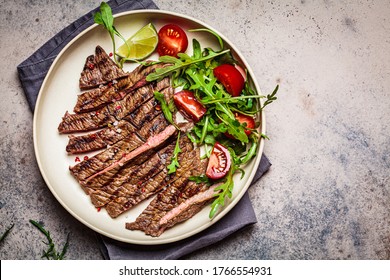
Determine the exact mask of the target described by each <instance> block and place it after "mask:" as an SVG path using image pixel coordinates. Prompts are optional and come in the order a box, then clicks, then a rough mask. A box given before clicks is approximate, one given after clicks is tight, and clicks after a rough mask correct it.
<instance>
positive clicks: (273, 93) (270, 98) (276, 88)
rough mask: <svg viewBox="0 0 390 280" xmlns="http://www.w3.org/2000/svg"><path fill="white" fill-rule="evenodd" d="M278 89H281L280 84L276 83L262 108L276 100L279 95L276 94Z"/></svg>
mask: <svg viewBox="0 0 390 280" xmlns="http://www.w3.org/2000/svg"><path fill="white" fill-rule="evenodd" d="M278 89H279V85H276V87H275V89H274V91H273V92H272V93H271V94H268V95H267V100H266V101H265V102H264V104H263V106H262V107H261V109H264V107H265V106H267V105H268V104H271V103H272V102H273V101H275V100H276V99H277V97H276V96H275V95H276V93H277V92H278Z"/></svg>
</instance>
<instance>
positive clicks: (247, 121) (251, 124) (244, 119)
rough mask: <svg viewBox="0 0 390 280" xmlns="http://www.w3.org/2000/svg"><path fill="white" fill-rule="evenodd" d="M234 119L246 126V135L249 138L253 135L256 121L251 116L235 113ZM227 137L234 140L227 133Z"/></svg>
mask: <svg viewBox="0 0 390 280" xmlns="http://www.w3.org/2000/svg"><path fill="white" fill-rule="evenodd" d="M234 117H235V118H236V120H237V121H238V122H239V123H240V124H242V125H244V126H245V127H246V128H247V129H245V134H246V135H248V136H249V134H251V133H252V131H251V130H252V129H254V128H255V125H256V124H255V120H254V119H253V118H252V117H251V116H247V115H244V114H241V113H237V112H235V113H234ZM225 135H226V136H227V137H229V138H232V139H234V137H233V136H232V135H230V134H229V133H227V132H226V133H225Z"/></svg>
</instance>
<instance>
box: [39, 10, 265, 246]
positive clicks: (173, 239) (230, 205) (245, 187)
mask: <svg viewBox="0 0 390 280" xmlns="http://www.w3.org/2000/svg"><path fill="white" fill-rule="evenodd" d="M132 14H159V15H171V16H175V17H177V18H182V19H184V20H189V21H192V22H195V23H197V24H199V25H202V26H204V27H206V28H208V29H210V30H213V31H215V32H217V34H218V35H219V36H221V38H222V39H223V41H224V42H226V43H227V44H229V46H230V47H231V48H232V49H233V50H234V52H235V53H236V54H237V55H238V56H239V58H240V59H241V60H242V62H243V63H244V64H245V66H246V68H247V70H248V73H249V76H250V77H251V79H252V82H253V84H254V87H255V89H256V91H257V94H258V95H261V89H260V86H259V85H258V82H257V79H256V78H254V73H253V70H252V68H251V66H250V64H249V63H248V62H247V61H246V59H245V57H244V56H243V55H242V53H241V52H240V51H239V50H238V49H237V48H236V47H235V45H234V44H233V43H232V42H231V41H230V40H229V39H228V38H226V37H225V36H224V35H223V33H221V32H219V30H217V29H215V28H214V27H211V26H210V25H209V24H207V23H205V22H203V21H201V20H198V19H196V18H193V17H191V16H188V15H185V14H182V13H177V12H171V11H166V10H155V9H141V10H131V11H125V12H121V13H116V14H114V15H113V16H114V18H118V17H123V16H129V15H132ZM98 26H99V25H98V24H96V23H93V24H92V25H91V26H89V27H87V28H86V29H84V30H83V31H81V32H80V33H79V34H78V35H77V36H75V37H74V38H73V39H72V40H70V41H69V42H68V43H67V44H66V45H65V46H64V47H63V48H62V50H61V51H60V52H59V53H58V55H57V56H56V58H55V59H54V61H53V62H52V64H51V66H50V68H49V70H48V72H47V74H46V76H45V78H44V80H43V82H42V85H41V87H40V90H39V93H38V96H37V101H36V106H35V109H34V117H33V144H34V153H35V158H36V161H37V164H38V168H39V171H40V173H41V176H42V178H43V179H44V181H45V184H46V186H47V187H48V188H49V190H50V192H51V193H52V194H53V196H54V197H55V198H56V200H57V201H58V202H59V203H60V204H61V206H62V207H64V208H65V210H66V211H67V212H68V213H69V214H71V215H72V216H73V217H74V218H76V219H77V220H78V221H79V222H81V223H82V224H84V225H85V226H87V227H88V228H90V229H91V230H93V231H95V232H97V233H99V234H102V235H104V236H106V237H109V238H112V239H115V240H118V241H121V242H125V243H129V244H139V245H162V244H168V243H173V242H176V241H179V240H184V239H186V238H188V237H190V236H193V235H195V234H198V233H200V232H202V231H204V230H205V229H207V228H209V227H210V226H212V225H213V224H215V223H216V222H218V221H219V220H220V219H222V218H223V217H224V216H225V215H226V214H227V213H228V212H230V211H231V209H232V208H233V207H234V206H235V205H236V204H237V203H238V202H239V201H240V200H241V199H242V197H243V195H244V194H245V193H246V192H247V191H248V188H249V186H250V185H251V184H252V181H253V178H254V176H255V173H256V172H251V174H250V175H249V177H248V179H247V181H246V182H245V183H244V184H243V187H242V189H241V190H240V191H239V192H238V194H237V195H236V196H235V197H234V199H233V200H231V201H229V202H228V203H227V204H225V206H224V207H223V209H222V210H221V212H220V213H219V214H218V215H217V216H216V217H214V218H213V219H212V220H209V222H207V223H205V224H203V226H201V227H198V228H196V229H193V230H190V231H188V232H186V233H185V234H182V235H180V237H171V238H168V239H164V240H159V239H158V238H156V239H153V240H144V241H142V240H132V239H130V238H122V237H118V236H116V235H113V234H110V233H108V232H106V231H104V230H101V229H99V228H98V227H96V226H95V225H93V224H91V223H89V222H87V221H85V220H84V219H82V217H80V216H79V215H78V214H77V213H75V211H73V210H72V209H71V208H70V207H69V206H68V205H67V204H66V203H65V202H64V201H63V199H61V197H60V196H59V195H58V193H57V192H56V191H55V189H54V188H53V186H52V185H51V183H50V181H49V179H48V177H47V174H46V172H45V170H44V167H43V163H42V160H41V156H40V153H39V147H38V139H37V138H38V136H37V133H38V132H37V131H38V124H37V121H38V115H39V112H40V110H42V109H41V106H43V105H40V104H41V103H42V99H43V92H44V90H45V87H46V84H47V83H48V81H49V78H50V76H51V73H52V71H53V69H54V68H55V67H56V65H57V62H58V60H60V59H61V57H62V56H63V54H64V53H65V52H66V51H67V50H68V49H69V48H70V47H71V46H72V45H73V44H74V43H75V42H77V41H78V40H79V39H80V38H82V37H83V36H84V35H85V34H86V33H88V32H90V31H91V30H93V29H95V28H97V27H98ZM260 103H261V100H260ZM260 116H261V117H260V121H261V128H260V131H261V133H263V134H264V133H265V131H266V120H265V112H264V111H262V112H261V114H260ZM259 142H260V144H259V147H258V154H257V155H256V157H255V159H253V160H255V162H254V164H253V169H254V170H257V168H258V166H259V164H260V161H261V158H262V154H263V150H264V145H265V141H264V139H262V138H260V140H259Z"/></svg>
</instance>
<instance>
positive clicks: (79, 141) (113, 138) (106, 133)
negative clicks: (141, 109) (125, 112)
mask: <svg viewBox="0 0 390 280" xmlns="http://www.w3.org/2000/svg"><path fill="white" fill-rule="evenodd" d="M135 130H136V128H135V127H134V126H133V125H132V124H131V123H129V122H128V121H126V120H121V121H119V122H117V121H116V122H114V123H113V125H109V126H108V127H106V128H104V129H102V130H99V131H97V132H94V133H89V134H85V135H80V136H74V135H70V136H69V142H68V145H67V146H66V151H67V152H68V153H69V154H80V153H85V152H91V151H97V150H100V149H103V148H106V147H107V146H108V145H113V144H115V143H116V142H118V141H120V140H122V139H124V138H126V137H127V136H129V134H131V133H134V132H135Z"/></svg>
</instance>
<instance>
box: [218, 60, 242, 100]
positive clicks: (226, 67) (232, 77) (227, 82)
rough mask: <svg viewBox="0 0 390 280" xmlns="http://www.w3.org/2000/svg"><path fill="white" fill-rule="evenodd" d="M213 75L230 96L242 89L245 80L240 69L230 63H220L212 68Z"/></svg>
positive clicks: (235, 94) (239, 92)
mask: <svg viewBox="0 0 390 280" xmlns="http://www.w3.org/2000/svg"><path fill="white" fill-rule="evenodd" d="M213 73H214V76H215V77H216V78H217V80H218V81H219V82H221V84H222V85H223V86H224V87H225V89H226V91H227V92H228V93H230V94H231V95H232V96H239V95H240V94H241V92H242V90H243V89H244V84H245V80H244V77H243V76H242V75H241V73H240V71H238V70H237V69H236V67H234V66H233V65H231V64H222V65H219V66H217V67H215V68H214V70H213Z"/></svg>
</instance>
